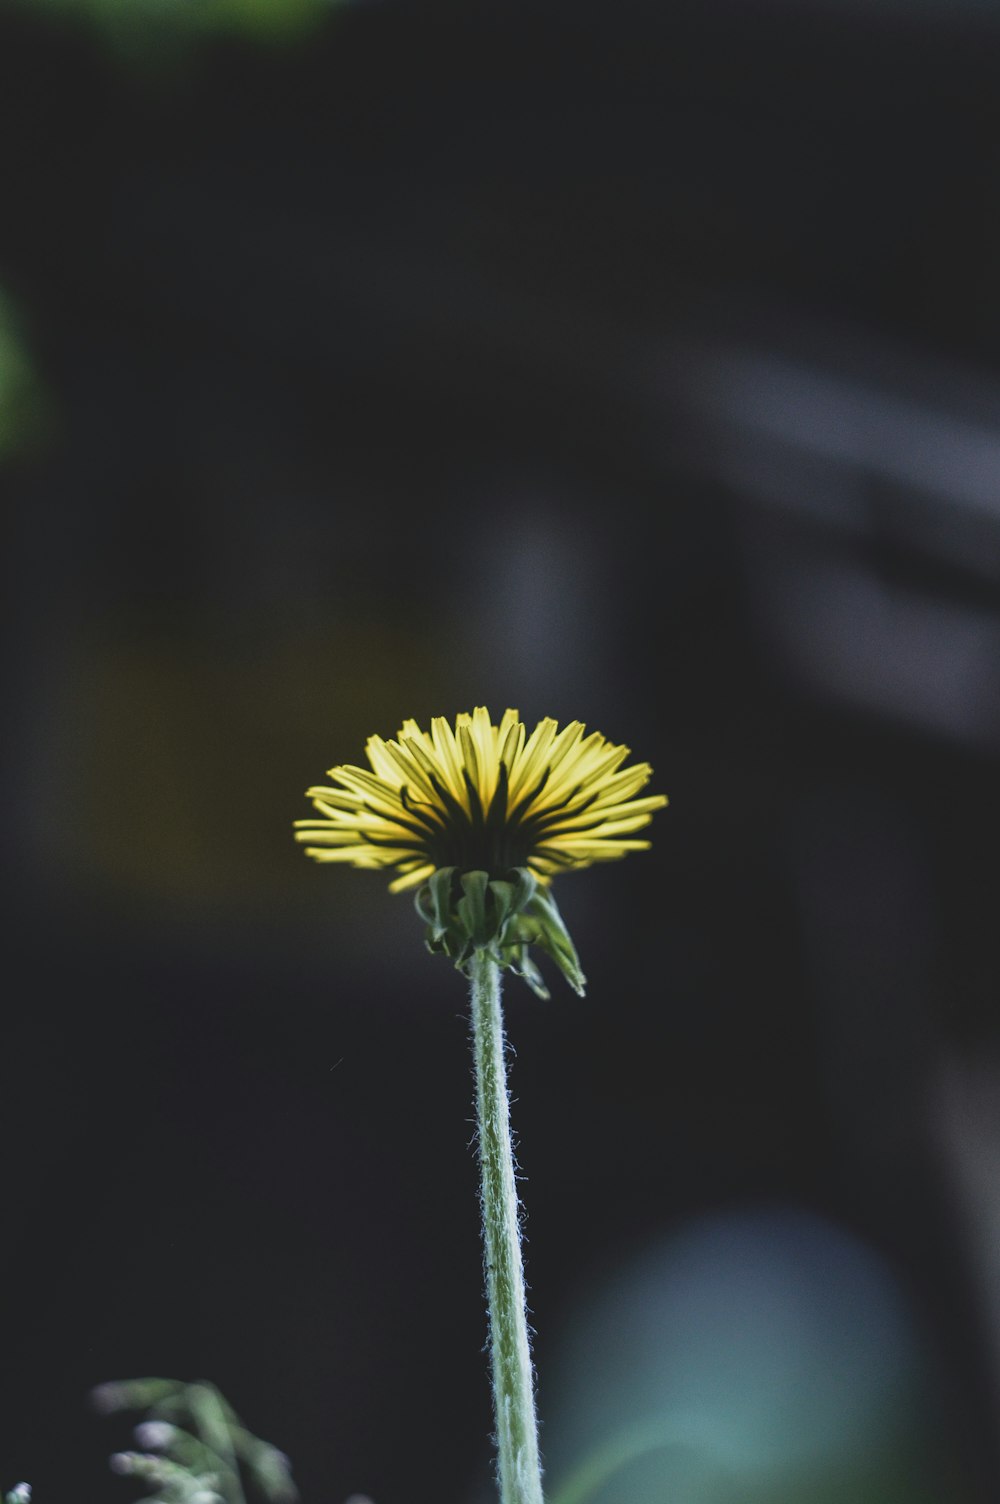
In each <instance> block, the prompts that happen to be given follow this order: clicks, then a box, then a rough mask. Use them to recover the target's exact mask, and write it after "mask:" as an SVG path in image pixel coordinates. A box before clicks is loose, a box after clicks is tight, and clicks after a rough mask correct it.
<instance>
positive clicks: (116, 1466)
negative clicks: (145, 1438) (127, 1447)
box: [108, 1452, 135, 1477]
mask: <svg viewBox="0 0 1000 1504" xmlns="http://www.w3.org/2000/svg"><path fill="white" fill-rule="evenodd" d="M108 1467H109V1468H110V1469H111V1471H112V1472H113V1473H120V1474H121V1475H122V1476H123V1477H124V1476H125V1475H126V1474H128V1473H131V1472H133V1471H134V1469H135V1454H134V1453H133V1452H112V1454H111V1456H110V1457H109V1458H108Z"/></svg>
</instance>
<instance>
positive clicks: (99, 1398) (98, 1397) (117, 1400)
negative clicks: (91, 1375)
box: [90, 1384, 128, 1415]
mask: <svg viewBox="0 0 1000 1504" xmlns="http://www.w3.org/2000/svg"><path fill="white" fill-rule="evenodd" d="M90 1403H91V1404H92V1405H93V1407H94V1409H95V1410H97V1411H99V1412H100V1414H101V1415H112V1414H113V1413H114V1411H116V1410H121V1409H122V1408H123V1407H124V1406H125V1405H126V1404H127V1403H128V1401H127V1400H126V1398H125V1391H124V1389H123V1388H122V1386H121V1384H98V1385H97V1387H96V1389H92V1390H91V1391H90Z"/></svg>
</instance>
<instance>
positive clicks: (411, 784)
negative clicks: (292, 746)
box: [296, 707, 667, 994]
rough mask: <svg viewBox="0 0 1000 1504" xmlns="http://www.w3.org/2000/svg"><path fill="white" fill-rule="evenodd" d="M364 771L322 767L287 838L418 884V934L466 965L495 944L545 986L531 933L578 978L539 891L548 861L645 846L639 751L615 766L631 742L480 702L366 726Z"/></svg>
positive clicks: (399, 882) (613, 855)
mask: <svg viewBox="0 0 1000 1504" xmlns="http://www.w3.org/2000/svg"><path fill="white" fill-rule="evenodd" d="M365 751H366V754H367V757H368V761H369V763H370V765H371V766H370V771H369V770H368V769H365V768H358V767H352V766H344V767H339V768H331V770H330V775H329V776H330V777H331V778H332V779H334V780H335V784H334V786H333V787H325V786H317V787H314V788H311V789H309V790H308V797H309V798H310V799H311V800H312V801H313V804H314V805H315V807H316V810H317V811H318V814H319V818H313V819H309V820H298V821H296V827H297V828H296V840H298V841H301V842H303V843H304V844H305V847H306V853H307V855H308V856H311V857H314V858H315V860H316V861H320V862H349V863H350V864H352V865H353V866H356V867H370V868H388V869H390V870H394V871H395V872H396V873H397V874H398V875H397V876H396V877H395V879H394V880H393V882H392V883H390V888H391V889H392V890H393V891H394V892H398V891H400V890H401V889H405V888H418V889H419V890H420V891H419V892H418V895H417V908H418V912H419V913H420V914H421V916H422V917H423V918H424V920H425V921H426V923H427V925H428V931H427V938H428V944H429V945H430V946H431V948H432V949H435V950H443V951H444V952H446V953H447V954H448V955H450V956H453V957H454V959H455V962H456V965H458V966H460V967H462V968H463V969H464V968H465V966H466V964H467V962H468V959H469V957H470V956H471V954H472V952H473V951H474V950H475V949H482V948H491V949H494V950H495V952H496V958H497V959H498V960H499V961H501V963H502V964H503V965H505V966H510V967H511V968H512V969H514V970H515V971H518V972H519V973H520V974H522V975H524V977H525V979H526V980H527V981H528V982H529V983H530V985H531V986H533V987H534V988H535V990H536V991H538V992H541V993H543V994H544V989H543V988H542V985H541V979H540V977H539V975H538V972H537V970H536V968H535V967H534V965H533V963H531V961H530V960H529V958H528V947H529V946H530V945H532V944H540V945H542V946H543V948H544V949H545V950H547V951H548V952H549V954H550V955H552V956H553V958H554V959H555V960H556V961H557V962H558V964H559V965H560V967H561V969H562V970H563V972H564V973H565V975H566V976H567V978H568V979H569V981H570V982H571V983H572V985H573V986H574V987H576V988H577V990H579V991H582V988H583V976H582V973H581V972H580V969H579V963H578V961H577V959H576V952H575V951H574V950H573V945H572V941H571V940H570V938H569V935H568V934H567V933H566V930H565V927H564V925H563V924H562V920H561V919H560V918H559V913H558V910H557V909H556V907H555V903H554V901H553V899H552V897H551V894H550V893H549V892H548V891H547V889H548V885H549V883H550V882H551V879H552V877H553V876H554V875H555V874H556V873H558V872H564V871H571V870H572V869H574V868H577V867H589V866H590V865H591V864H592V863H593V862H600V861H613V860H616V859H617V858H619V857H622V856H625V855H626V854H627V853H628V852H629V851H638V850H642V849H644V848H646V847H648V845H649V842H648V841H646V840H637V839H635V833H636V831H639V830H641V829H642V828H643V827H644V826H645V825H647V824H648V823H649V820H650V817H651V815H652V812H653V811H654V810H656V809H660V808H662V806H663V805H665V804H666V802H667V800H666V798H665V796H664V795H662V794H655V795H647V796H645V797H641V798H640V797H638V795H639V792H640V790H641V789H643V788H644V787H645V785H646V783H647V782H648V781H649V776H650V773H651V771H652V770H651V768H650V766H649V764H648V763H636V764H633V765H632V766H630V767H623V766H622V765H623V764H624V763H625V761H626V759H627V758H628V755H629V749H628V747H622V746H615V745H614V744H613V743H611V742H609V741H607V740H606V738H605V737H603V736H602V735H601V734H600V732H597V731H592V732H591V733H590V734H589V735H587V734H586V728H585V727H584V725H583V724H582V722H580V721H571V722H570V723H569V724H568V725H567V726H565V727H563V729H562V730H561V731H560V730H559V728H558V725H557V723H556V722H555V721H554V720H551V719H549V718H546V719H545V720H541V721H539V723H538V725H537V726H536V727H535V729H534V731H532V732H531V734H530V735H529V734H528V733H527V731H526V728H525V725H524V723H523V722H522V721H521V720H520V719H519V718H518V714H517V711H516V710H508V711H506V712H505V713H504V715H503V717H502V719H501V721H500V723H499V725H494V724H493V722H492V721H491V720H490V715H489V711H487V710H485V709H484V708H482V707H479V708H478V709H476V710H475V711H473V713H472V714H471V715H466V714H463V715H459V716H458V717H457V718H456V721H455V726H454V729H453V728H452V726H451V725H450V723H449V722H448V721H447V720H445V719H444V718H443V717H436V718H435V719H434V720H432V722H431V730H430V732H429V733H428V732H424V731H422V730H421V729H420V727H419V726H418V725H417V723H416V722H415V721H405V722H404V723H403V726H402V728H401V730H400V731H399V733H398V735H397V737H396V739H395V740H394V741H384V740H383V739H382V738H381V737H378V736H373V737H370V738H369V741H368V743H367V746H366V748H365Z"/></svg>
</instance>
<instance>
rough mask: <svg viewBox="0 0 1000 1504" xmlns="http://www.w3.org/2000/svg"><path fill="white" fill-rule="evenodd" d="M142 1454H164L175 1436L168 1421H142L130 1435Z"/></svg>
mask: <svg viewBox="0 0 1000 1504" xmlns="http://www.w3.org/2000/svg"><path fill="white" fill-rule="evenodd" d="M132 1434H133V1435H134V1436H135V1439H136V1442H137V1444H138V1445H139V1446H140V1447H142V1449H143V1451H144V1452H164V1451H166V1449H167V1447H168V1446H169V1445H170V1443H171V1442H172V1441H173V1439H174V1437H175V1436H176V1435H177V1427H176V1426H172V1425H171V1424H170V1422H169V1421H168V1420H143V1421H140V1422H139V1424H138V1425H137V1426H136V1428H135V1431H134V1432H133V1433H132Z"/></svg>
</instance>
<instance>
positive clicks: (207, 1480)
mask: <svg viewBox="0 0 1000 1504" xmlns="http://www.w3.org/2000/svg"><path fill="white" fill-rule="evenodd" d="M92 1400H93V1403H94V1405H95V1407H96V1408H97V1409H98V1410H99V1411H100V1412H101V1414H102V1415H113V1414H116V1413H117V1412H118V1411H120V1410H142V1411H145V1412H146V1414H145V1418H144V1419H143V1420H141V1421H140V1422H139V1423H138V1425H136V1427H135V1430H134V1432H133V1435H134V1437H135V1441H136V1450H134V1451H125V1452H115V1453H114V1454H113V1456H112V1457H111V1469H112V1471H113V1472H116V1473H121V1474H124V1475H126V1476H129V1477H133V1478H136V1479H138V1480H139V1481H140V1482H141V1483H143V1484H145V1485H148V1486H150V1488H151V1490H152V1491H151V1492H150V1493H148V1494H146V1495H145V1496H144V1499H143V1501H142V1504H251V1501H253V1500H258V1499H260V1500H266V1501H267V1504H295V1501H296V1500H297V1499H298V1497H299V1495H298V1491H297V1489H296V1487H295V1485H294V1483H293V1482H292V1479H291V1473H290V1466H291V1465H290V1463H289V1460H288V1458H287V1457H286V1456H285V1454H284V1452H281V1451H279V1450H278V1448H277V1447H274V1446H271V1444H270V1443H269V1442H266V1441H261V1440H260V1439H259V1438H258V1437H256V1436H254V1435H252V1434H251V1432H249V1431H248V1430H247V1428H246V1426H244V1424H243V1422H242V1421H241V1420H240V1418H239V1416H238V1415H237V1414H236V1412H235V1410H234V1409H233V1407H232V1406H231V1405H230V1404H229V1402H228V1401H227V1400H226V1399H225V1398H224V1397H223V1396H222V1395H221V1394H220V1393H219V1391H218V1390H217V1389H216V1388H215V1386H214V1385H213V1384H209V1383H206V1382H204V1381H199V1382H197V1383H194V1384H186V1383H183V1382H181V1381H179V1380H177V1379H126V1380H123V1381H121V1382H115V1383H109V1384H101V1385H99V1387H98V1388H97V1389H95V1390H94V1391H93V1394H92ZM28 1497H29V1498H30V1493H29V1496H28ZM8 1504H9V1500H8ZM15 1504H17V1501H15Z"/></svg>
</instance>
